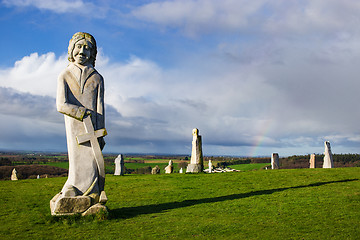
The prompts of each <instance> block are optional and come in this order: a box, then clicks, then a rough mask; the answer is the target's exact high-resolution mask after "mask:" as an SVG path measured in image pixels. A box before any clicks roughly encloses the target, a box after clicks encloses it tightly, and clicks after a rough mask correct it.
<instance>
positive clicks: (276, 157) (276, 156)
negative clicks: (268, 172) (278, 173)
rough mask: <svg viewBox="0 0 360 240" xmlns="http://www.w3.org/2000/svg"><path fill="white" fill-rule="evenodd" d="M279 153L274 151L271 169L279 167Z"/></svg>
mask: <svg viewBox="0 0 360 240" xmlns="http://www.w3.org/2000/svg"><path fill="white" fill-rule="evenodd" d="M279 168H280V167H279V154H278V153H273V154H272V155H271V169H279Z"/></svg>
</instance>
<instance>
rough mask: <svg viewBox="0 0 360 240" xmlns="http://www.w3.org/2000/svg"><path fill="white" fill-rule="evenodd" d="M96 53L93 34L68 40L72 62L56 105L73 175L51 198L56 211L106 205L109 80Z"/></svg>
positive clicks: (70, 211) (62, 212) (82, 210)
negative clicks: (99, 66) (106, 97)
mask: <svg viewBox="0 0 360 240" xmlns="http://www.w3.org/2000/svg"><path fill="white" fill-rule="evenodd" d="M96 53H97V47H96V41H95V39H94V37H93V36H91V35H90V34H88V33H83V32H78V33H75V34H74V35H73V36H72V38H71V40H70V42H69V48H68V59H69V65H68V66H67V67H66V68H65V70H64V71H63V72H62V73H61V74H60V75H59V77H58V87H57V97H56V106H57V110H58V111H59V112H60V113H62V114H64V118H65V128H66V139H67V147H68V157H69V175H68V179H67V181H66V183H65V185H64V187H63V188H62V190H61V192H60V193H59V194H57V195H56V196H55V197H54V198H53V199H52V200H51V201H50V208H51V213H52V214H53V215H68V214H75V213H83V215H87V214H91V213H95V212H97V211H99V210H106V207H105V206H103V205H104V204H105V203H106V201H107V197H106V194H105V192H104V184H105V169H104V159H103V155H102V152H101V150H102V149H103V147H104V145H105V142H104V140H103V136H105V135H106V130H105V111H104V80H103V77H102V76H101V75H100V74H99V73H98V72H97V71H96V70H95V68H94V67H95V59H96Z"/></svg>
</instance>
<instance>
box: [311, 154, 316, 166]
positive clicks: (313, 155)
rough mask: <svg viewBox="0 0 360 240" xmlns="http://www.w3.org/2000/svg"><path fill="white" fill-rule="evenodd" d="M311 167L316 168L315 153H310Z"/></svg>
mask: <svg viewBox="0 0 360 240" xmlns="http://www.w3.org/2000/svg"><path fill="white" fill-rule="evenodd" d="M310 168H316V158H315V153H312V154H311V155H310Z"/></svg>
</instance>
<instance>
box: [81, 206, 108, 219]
mask: <svg viewBox="0 0 360 240" xmlns="http://www.w3.org/2000/svg"><path fill="white" fill-rule="evenodd" d="M101 212H103V213H107V212H108V209H107V207H106V206H104V205H102V204H100V203H97V204H95V205H92V206H91V207H90V208H89V209H88V210H86V211H85V212H83V213H82V214H81V215H82V216H88V215H93V214H97V213H101Z"/></svg>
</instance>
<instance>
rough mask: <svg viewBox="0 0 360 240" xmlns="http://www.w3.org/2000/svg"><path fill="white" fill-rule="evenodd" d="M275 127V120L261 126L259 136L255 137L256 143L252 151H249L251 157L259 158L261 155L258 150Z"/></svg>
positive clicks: (267, 121)
mask: <svg viewBox="0 0 360 240" xmlns="http://www.w3.org/2000/svg"><path fill="white" fill-rule="evenodd" d="M272 126H273V120H271V119H269V120H264V121H263V124H261V127H260V129H259V134H257V135H256V136H255V141H254V144H253V146H252V147H251V150H250V151H249V156H250V157H255V156H259V155H260V153H259V152H258V150H259V149H260V147H261V145H262V143H263V142H264V140H265V139H266V136H267V135H268V133H269V131H270V129H271V127H272Z"/></svg>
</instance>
